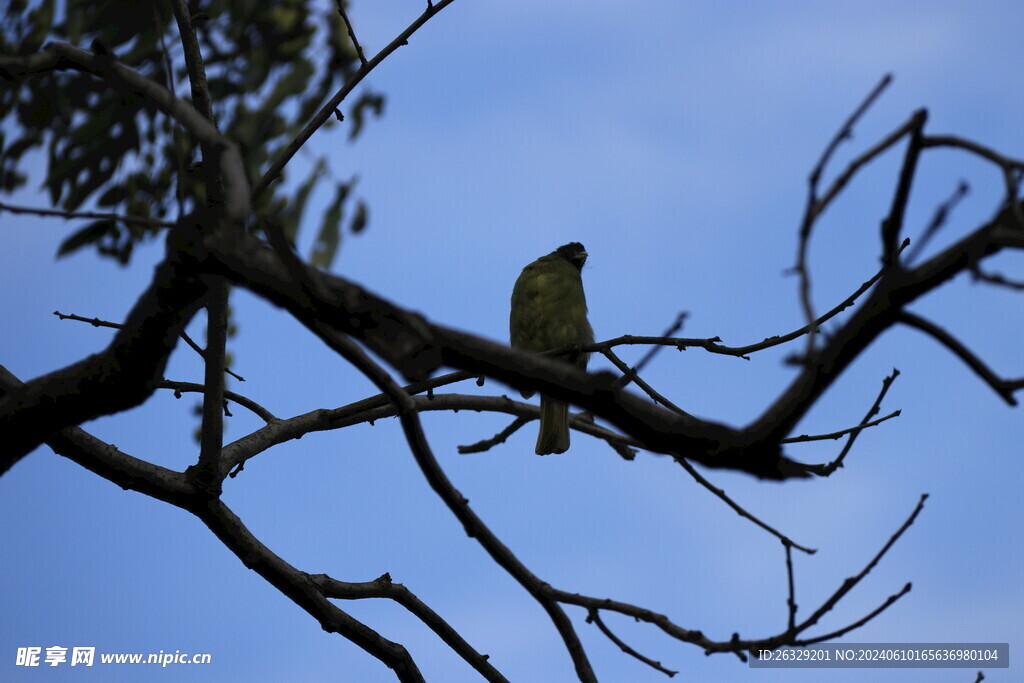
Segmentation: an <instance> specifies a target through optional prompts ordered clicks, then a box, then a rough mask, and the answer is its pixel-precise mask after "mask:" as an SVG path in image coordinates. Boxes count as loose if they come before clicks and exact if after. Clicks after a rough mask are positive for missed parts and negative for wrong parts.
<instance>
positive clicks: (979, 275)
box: [971, 263, 1024, 291]
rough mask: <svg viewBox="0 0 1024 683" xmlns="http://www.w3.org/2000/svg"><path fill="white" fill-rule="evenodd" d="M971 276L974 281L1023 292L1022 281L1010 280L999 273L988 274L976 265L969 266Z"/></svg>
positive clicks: (1023, 284)
mask: <svg viewBox="0 0 1024 683" xmlns="http://www.w3.org/2000/svg"><path fill="white" fill-rule="evenodd" d="M971 275H972V276H973V277H974V279H975V280H981V281H982V282H988V283H989V284H993V285H998V286H1000V287H1006V288H1008V289H1015V290H1017V291H1024V281H1022V280H1010V279H1008V278H1007V277H1005V276H1004V275H1002V274H1000V273H989V272H986V271H984V270H982V269H981V266H979V265H978V264H976V263H975V264H973V265H972V266H971Z"/></svg>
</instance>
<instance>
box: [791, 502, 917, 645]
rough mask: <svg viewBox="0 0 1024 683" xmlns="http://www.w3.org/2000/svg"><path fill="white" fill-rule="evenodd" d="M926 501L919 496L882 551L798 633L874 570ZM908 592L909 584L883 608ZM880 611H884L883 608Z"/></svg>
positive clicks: (809, 618)
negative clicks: (915, 505)
mask: <svg viewBox="0 0 1024 683" xmlns="http://www.w3.org/2000/svg"><path fill="white" fill-rule="evenodd" d="M927 499H928V494H927V493H924V494H921V499H920V500H919V501H918V502H917V507H915V508H914V511H913V512H911V513H910V516H909V517H907V520H906V521H905V522H903V526H901V527H900V528H899V529H897V530H896V533H894V534H893V535H892V536H891V537H890V538H889V540H888V541H887V542H886V544H885V545H884V546H882V549H881V550H879V551H878V554H877V555H875V556H874V557H873V558H871V561H870V562H868V563H867V565H865V566H864V569H862V570H861V571H860V573H859V574H857V575H856V576H852V577H850V578H847V579H845V580H844V581H843V583H842V585H841V586H840V587H839V588H838V589H837V590H836V592H835V593H833V594H832V595H831V596H830V597H829V598H828V600H826V601H825V602H824V603H823V604H822V605H821V607H819V608H818V609H817V610H816V611H815V612H814V614H812V615H811V616H810V617H808V618H807V619H806V620H805V621H804V622H802V623H801V624H800V625H799V626H798V627H797V628H798V630H799V631H804V630H806V629H807V628H809V627H811V626H813V625H814V624H816V623H818V620H819V619H821V618H822V617H823V616H824V615H825V614H826V613H828V612H829V611H830V610H831V609H832V608H833V607H835V606H836V603H838V602H839V601H840V600H842V599H843V596H845V595H846V594H847V593H849V592H850V591H851V590H853V588H854V587H855V586H856V585H857V584H858V583H860V582H861V580H862V579H863V578H864V577H865V576H867V575H868V574H869V573H870V572H871V570H872V569H874V568H875V565H877V564H878V563H879V561H881V559H882V557H884V556H885V554H886V553H887V552H889V548H891V547H892V546H893V544H894V543H896V541H897V540H899V538H900V536H902V535H903V533H904V532H905V531H906V530H907V529H909V528H910V525H911V524H913V523H914V520H915V519H917V515H918V514H920V512H921V510H922V509H924V502H925V501H926V500H927ZM909 590H910V584H907V586H906V587H905V588H904V589H903V591H902V592H901V593H899V594H898V595H897V596H896V597H894V598H892V599H891V601H890V602H888V603H887V604H886V605H885V606H888V604H891V602H894V601H895V600H896V599H897V598H898V597H899V596H900V595H903V594H904V593H906V592H907V591H909ZM882 609H884V607H883V608H882ZM879 612H881V609H879V610H876V611H875V612H873V613H872V614H877V613H879ZM818 642H821V641H818Z"/></svg>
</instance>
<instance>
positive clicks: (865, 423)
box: [807, 368, 900, 477]
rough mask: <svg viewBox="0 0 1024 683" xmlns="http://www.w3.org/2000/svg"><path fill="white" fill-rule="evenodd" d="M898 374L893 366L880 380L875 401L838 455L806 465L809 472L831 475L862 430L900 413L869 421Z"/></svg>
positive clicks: (876, 411) (840, 465) (841, 462)
mask: <svg viewBox="0 0 1024 683" xmlns="http://www.w3.org/2000/svg"><path fill="white" fill-rule="evenodd" d="M899 376H900V371H899V370H897V369H896V368H893V369H892V374H891V375H888V376H887V377H886V378H885V379H883V380H882V388H881V389H880V390H879V392H878V396H877V397H875V402H874V403H872V404H871V407H870V408H869V409H868V412H867V413H865V414H864V419H862V420H861V421H860V424H859V425H857V426H856V427H854V428H853V429H851V430H849V433H850V438H849V439H847V440H846V444H845V445H844V446H843V450H842V451H840V452H839V455H838V456H837V457H836V459H835V460H833V461H832V462H830V463H828V464H826V465H807V470H808V471H809V472H814V473H815V474H817V475H818V476H820V477H827V476H829V475H831V474H832V473H833V472H835V471H836V470H837V469H838V468H840V467H842V466H843V461H844V460H845V459H846V455H847V454H848V453H849V452H850V449H851V448H853V442H854V441H856V440H857V437H858V436H860V433H861V432H862V431H863V430H865V429H867V428H868V427H871V426H873V425H875V424H878V423H879V422H883V421H885V420H888V419H889V418H892V417H896V416H897V415H899V414H900V411H898V410H897V411H895V412H893V413H891V414H890V415H887V416H886V417H884V418H882V419H880V420H876V421H875V422H873V423H872V422H871V421H870V420H871V418H872V417H874V416H875V415H877V414H878V411H879V409H880V408H881V406H882V399H884V398H885V395H886V394H887V393H889V387H891V386H892V383H893V382H895V381H896V378H897V377H899ZM808 440H810V439H808Z"/></svg>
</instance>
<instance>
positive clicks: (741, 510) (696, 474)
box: [676, 459, 818, 555]
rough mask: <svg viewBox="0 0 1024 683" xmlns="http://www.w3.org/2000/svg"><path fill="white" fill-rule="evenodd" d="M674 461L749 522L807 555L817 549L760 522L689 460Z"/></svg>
mask: <svg viewBox="0 0 1024 683" xmlns="http://www.w3.org/2000/svg"><path fill="white" fill-rule="evenodd" d="M676 462H678V463H679V464H680V465H681V466H682V467H683V469H685V470H686V472H687V473H688V474H689V475H690V476H691V477H693V478H694V480H695V481H696V482H697V483H698V484H700V485H701V486H703V487H704V488H706V489H707V490H708V491H711V493H713V494H715V495H716V496H718V498H720V499H721V500H722V502H724V503H725V504H726V505H728V506H729V507H731V508H732V509H733V510H734V511H735V512H736V514H738V515H739V516H740V517H744V518H746V519H749V520H750V521H751V522H753V523H754V524H756V525H757V526H759V527H761V528H762V529H764V530H765V531H767V532H768V533H770V534H771V535H772V536H775V537H776V538H777V539H779V540H780V541H782V543H783V544H786V545H789V546H792V547H794V548H796V549H797V550H800V551H802V552H805V553H807V554H808V555H813V554H814V553H816V552H818V551H817V549H815V548H808V547H807V546H804V545H801V544H799V543H797V542H796V541H794V540H793V539H791V538H789V537H788V536H786V535H785V534H783V533H782V532H781V531H778V530H777V529H775V528H774V527H771V526H769V525H768V524H766V523H765V522H762V521H761V520H760V519H758V518H757V517H755V516H754V515H752V514H751V513H749V512H747V511H746V510H745V509H744V508H743V507H741V506H740V504H739V503H737V502H736V501H734V500H733V499H732V498H730V497H729V496H728V494H726V492H725V490H724V489H720V488H718V487H717V486H715V485H714V484H712V483H711V482H710V481H708V480H707V479H705V478H704V477H703V476H701V474H700V472H698V471H697V470H696V468H695V467H694V466H693V465H691V464H690V463H689V462H687V461H685V460H679V459H677V460H676Z"/></svg>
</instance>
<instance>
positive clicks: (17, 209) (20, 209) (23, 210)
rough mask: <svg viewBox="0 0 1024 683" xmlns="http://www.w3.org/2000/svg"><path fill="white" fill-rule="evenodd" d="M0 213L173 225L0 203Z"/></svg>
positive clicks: (140, 218) (148, 220)
mask: <svg viewBox="0 0 1024 683" xmlns="http://www.w3.org/2000/svg"><path fill="white" fill-rule="evenodd" d="M0 211H9V212H11V213H18V214H30V215H34V216H54V217H56V218H63V219H64V220H74V219H76V218H91V219H99V220H110V221H117V222H121V223H136V224H138V225H147V226H149V227H151V228H173V227H174V223H171V222H169V221H161V220H158V219H156V218H143V217H142V216H122V215H120V214H116V213H103V212H96V211H60V210H57V209H38V208H35V207H31V206H15V205H13V204H6V203H3V202H0Z"/></svg>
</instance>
